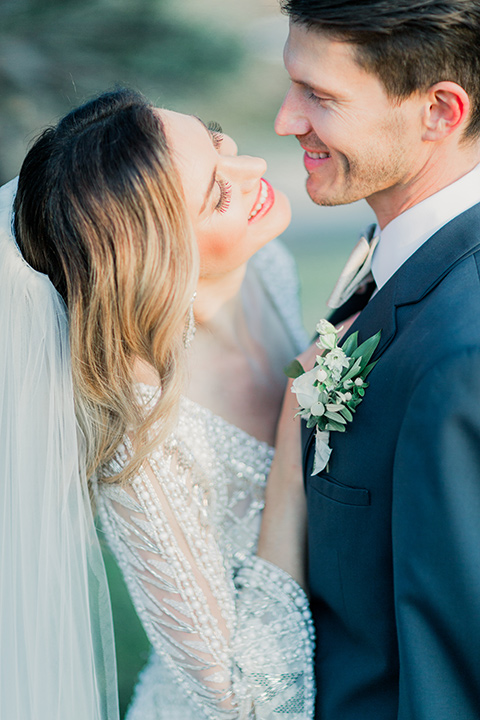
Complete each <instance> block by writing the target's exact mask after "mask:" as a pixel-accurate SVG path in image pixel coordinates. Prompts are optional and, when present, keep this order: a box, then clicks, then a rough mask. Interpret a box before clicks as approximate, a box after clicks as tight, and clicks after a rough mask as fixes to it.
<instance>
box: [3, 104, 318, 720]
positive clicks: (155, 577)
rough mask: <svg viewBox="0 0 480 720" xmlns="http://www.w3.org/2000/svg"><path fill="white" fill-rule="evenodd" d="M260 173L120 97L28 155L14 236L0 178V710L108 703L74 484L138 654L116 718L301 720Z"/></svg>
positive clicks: (288, 299)
mask: <svg viewBox="0 0 480 720" xmlns="http://www.w3.org/2000/svg"><path fill="white" fill-rule="evenodd" d="M265 169H266V165H265V163H264V161H263V160H261V159H259V158H252V157H248V156H239V155H238V154H237V148H236V146H235V143H234V142H233V140H232V139H231V138H229V137H228V136H226V135H224V134H223V133H222V132H221V130H220V129H219V128H218V127H207V126H205V125H204V124H203V123H202V122H201V121H200V120H198V119H197V118H195V117H193V116H187V115H181V114H178V113H174V112H171V111H168V110H163V109H156V108H154V107H152V106H151V105H150V104H149V103H147V102H146V101H145V100H144V99H143V98H142V97H141V96H139V95H138V94H136V93H133V92H132V91H123V90H121V91H115V92H112V93H107V94H104V95H102V96H100V97H99V98H98V99H96V100H93V101H91V102H89V103H87V104H86V105H84V106H82V107H80V108H78V109H77V110H75V111H73V112H71V113H70V114H69V115H67V116H66V117H65V118H64V119H63V120H62V121H61V122H60V123H59V124H58V126H57V127H55V128H52V129H49V130H47V131H46V132H45V133H44V134H43V135H42V136H41V137H40V138H39V140H37V142H36V143H35V144H34V146H33V147H32V149H31V150H30V152H29V153H28V155H27V157H26V159H25V162H24V164H23V166H22V169H21V172H20V177H19V181H18V189H17V191H16V198H15V203H14V229H15V239H16V243H17V246H18V247H16V246H15V244H14V241H13V239H12V238H11V236H10V233H9V228H8V220H7V219H6V218H8V215H9V208H10V204H11V196H12V193H14V192H15V188H14V187H13V186H12V185H10V187H8V186H7V187H6V188H4V189H3V190H2V205H3V214H2V221H1V225H2V234H1V238H2V239H1V248H0V252H1V261H0V262H1V268H0V282H1V293H2V296H1V297H2V299H1V304H2V313H1V316H0V317H1V321H0V322H1V325H0V331H1V333H2V337H4V338H5V345H6V349H5V351H3V350H2V355H1V356H0V374H1V383H2V384H1V386H0V388H1V389H0V392H1V393H2V403H1V406H2V419H1V422H2V427H1V438H2V439H1V443H2V446H1V448H0V450H1V452H0V457H1V458H2V465H1V466H0V472H1V488H0V516H1V517H2V527H1V529H0V540H1V543H2V545H1V547H2V551H1V553H0V573H1V575H0V588H1V590H0V592H1V595H0V623H1V625H0V630H1V632H2V647H1V653H2V659H1V660H0V691H1V692H0V716H1V717H2V718H3V717H5V718H8V719H10V718H14V717H15V718H22V720H23V718H25V720H33V718H35V720H47V718H48V720H56V719H58V720H60V718H62V720H63V719H64V718H66V717H68V718H69V720H77V718H78V720H80V718H82V720H84V719H85V718H89V719H90V718H92V719H93V718H108V720H113V718H115V717H116V714H117V712H118V711H117V709H116V698H115V692H114V683H115V677H114V672H113V670H114V662H113V653H112V636H111V622H110V615H109V607H108V600H107V598H106V595H105V577H104V573H103V568H102V567H101V565H100V564H99V557H98V546H97V545H96V542H95V537H94V533H93V532H92V527H93V524H92V518H91V514H90V505H89V502H88V498H87V494H86V492H85V488H86V479H87V478H88V483H89V489H90V494H91V495H92V497H93V501H94V505H95V507H96V510H97V512H98V515H99V517H100V520H101V526H102V530H103V532H104V533H105V535H106V538H107V540H108V542H109V544H110V546H111V548H112V550H113V552H114V554H115V556H116V559H117V562H118V563H119V565H120V567H121V569H122V571H123V574H124V577H125V580H126V583H127V586H128V588H129V591H130V594H131V598H132V601H133V603H134V605H135V608H136V610H137V613H138V615H139V617H140V619H141V621H142V623H143V626H144V628H145V630H146V632H147V635H148V637H149V639H150V642H151V644H152V648H153V650H152V654H151V658H150V661H149V663H148V665H147V667H146V669H145V670H144V671H143V673H142V676H141V679H140V681H139V683H138V685H137V688H136V691H135V696H134V699H133V702H132V704H131V707H130V710H129V712H128V718H129V720H140V718H141V719H142V720H160V719H163V718H165V719H166V718H168V719H169V720H176V719H178V720H180V719H181V720H189V718H191V719H192V720H193V718H199V719H200V718H212V719H213V718H215V719H217V718H225V719H232V720H233V719H234V718H235V719H237V718H257V719H267V718H271V717H276V718H292V719H293V718H296V719H297V718H298V719H300V718H309V717H312V714H313V695H314V693H313V679H312V655H313V637H312V624H311V619H310V614H309V609H308V603H307V599H306V596H305V593H304V590H303V589H302V586H303V584H304V572H303V543H304V518H305V507H304V497H303V487H302V484H301V481H300V477H301V474H300V473H299V472H298V467H299V464H300V460H299V458H298V456H297V453H298V452H299V450H298V448H299V441H298V443H297V442H296V440H297V438H296V436H295V432H296V430H295V432H292V420H291V418H292V415H293V412H292V403H291V401H290V400H289V399H286V401H285V411H284V412H283V414H282V417H281V421H280V423H279V429H278V434H277V448H278V449H277V451H276V454H275V460H274V462H273V464H272V458H273V444H274V439H275V432H276V425H277V420H278V417H279V414H280V410H281V405H282V399H283V392H284V385H285V383H284V379H283V374H282V368H283V367H284V366H285V365H286V363H287V362H288V361H289V360H290V359H291V358H292V357H293V355H295V354H297V353H298V352H299V351H301V350H302V349H303V347H304V344H305V337H304V333H303V330H302V328H301V323H300V319H299V304H298V298H297V285H296V277H295V273H294V269H293V267H292V262H291V259H290V257H289V255H288V254H287V253H286V252H285V250H284V249H283V248H282V246H281V245H279V244H278V242H277V241H275V240H273V238H275V237H276V236H277V235H278V234H279V233H281V232H282V231H283V230H284V229H285V227H286V226H287V224H288V222H289V218H290V214H289V206H288V201H287V200H286V198H285V197H284V196H283V195H282V194H281V193H280V192H278V191H276V190H274V189H273V188H272V187H271V186H270V185H269V183H268V182H267V181H266V180H265V179H264V178H263V174H264V172H265ZM270 240H273V242H271V243H270V244H269V245H267V243H268V242H269V241H270ZM19 251H20V252H19ZM257 251H258V252H257ZM20 253H21V254H20ZM46 276H48V279H47V277H46ZM54 288H55V289H54ZM64 303H65V304H64ZM65 305H66V308H67V309H65ZM67 318H68V323H67ZM195 325H196V334H195ZM67 331H68V342H67V334H66V333H67ZM194 334H195V338H194V339H193V336H194ZM192 340H193V342H192ZM68 346H69V347H68ZM289 395H291V394H289ZM73 402H74V405H73ZM73 408H74V409H73ZM73 413H75V415H73ZM287 425H288V428H287ZM7 428H8V430H7ZM296 429H298V428H296ZM287 430H288V432H287ZM77 456H78V458H79V462H74V457H77ZM267 475H268V476H269V480H268V491H267V493H266V495H267V498H266V499H267V502H266V504H265V486H266V478H267ZM264 505H265V510H264V512H263V520H262V511H263V509H264Z"/></svg>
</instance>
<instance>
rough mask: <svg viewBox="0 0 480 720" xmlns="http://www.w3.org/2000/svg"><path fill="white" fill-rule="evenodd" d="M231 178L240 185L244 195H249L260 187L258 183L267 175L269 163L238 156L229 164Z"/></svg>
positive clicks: (249, 156)
mask: <svg viewBox="0 0 480 720" xmlns="http://www.w3.org/2000/svg"><path fill="white" fill-rule="evenodd" d="M229 165H230V167H229V173H228V174H229V176H230V178H231V180H233V181H234V182H236V183H238V184H239V185H240V188H241V190H242V192H243V193H249V192H251V191H252V190H253V189H254V188H256V187H257V186H258V181H259V180H260V178H261V177H262V176H263V175H265V172H266V170H267V163H266V162H265V160H263V159H262V158H259V157H253V156H251V155H238V156H237V157H235V158H232V159H231V162H230V163H229Z"/></svg>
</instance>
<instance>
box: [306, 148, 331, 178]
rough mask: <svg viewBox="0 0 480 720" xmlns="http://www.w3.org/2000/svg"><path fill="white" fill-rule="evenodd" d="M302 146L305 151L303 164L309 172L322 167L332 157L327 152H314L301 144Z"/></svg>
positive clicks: (316, 150)
mask: <svg viewBox="0 0 480 720" xmlns="http://www.w3.org/2000/svg"><path fill="white" fill-rule="evenodd" d="M300 145H301V146H302V148H303V149H304V150H305V154H304V156H303V163H304V165H305V169H306V170H307V172H311V171H312V170H315V169H316V168H318V167H321V166H322V165H324V164H325V162H326V161H327V160H329V158H330V157H331V155H330V153H329V152H328V151H327V150H318V149H315V150H313V149H310V148H307V147H305V146H304V145H302V144H301V143H300Z"/></svg>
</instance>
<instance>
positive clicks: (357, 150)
mask: <svg viewBox="0 0 480 720" xmlns="http://www.w3.org/2000/svg"><path fill="white" fill-rule="evenodd" d="M284 59H285V66H286V68H287V71H288V72H289V74H290V78H291V87H290V89H289V91H288V93H287V95H286V97H285V100H284V102H283V105H282V107H281V109H280V111H279V113H278V116H277V120H276V123H275V129H276V131H277V133H278V134H279V135H295V136H296V137H297V139H298V141H299V142H300V145H301V146H302V148H303V149H304V151H305V153H304V163H305V168H306V170H307V172H308V180H307V190H308V193H309V195H310V197H311V198H312V200H313V201H314V202H316V203H317V204H319V205H341V204H344V203H350V202H353V201H355V200H359V199H360V198H367V199H368V200H369V202H370V204H371V205H372V207H373V208H374V210H376V207H375V205H376V204H378V203H382V202H384V203H385V202H387V203H388V202H389V197H390V195H391V194H392V192H394V193H395V192H398V191H400V192H402V188H406V187H408V183H409V181H410V180H411V179H412V178H413V177H414V176H415V173H416V172H418V170H419V168H420V167H421V162H422V153H424V152H425V150H424V148H423V147H422V140H421V138H422V125H421V112H420V111H419V108H420V104H419V98H418V96H412V97H411V98H407V99H406V100H404V101H402V102H399V101H396V100H394V99H392V98H390V97H388V96H387V94H386V92H385V89H384V86H383V84H382V83H381V81H380V79H379V78H378V77H377V76H375V75H373V74H371V73H369V72H366V71H365V70H363V69H362V68H361V67H360V66H359V65H358V63H357V62H356V60H355V56H354V47H353V46H352V45H351V44H349V43H346V42H339V41H335V40H333V39H330V38H329V37H328V36H327V35H325V34H323V33H321V32H318V31H317V30H314V29H311V30H309V29H306V28H305V27H303V26H302V25H297V24H291V26H290V34H289V37H288V40H287V43H286V45H285V53H284Z"/></svg>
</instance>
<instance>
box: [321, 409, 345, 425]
mask: <svg viewBox="0 0 480 720" xmlns="http://www.w3.org/2000/svg"><path fill="white" fill-rule="evenodd" d="M325 417H327V418H328V419H329V420H333V421H334V422H337V423H341V424H342V425H345V424H346V422H347V421H346V420H345V418H344V417H343V416H342V415H340V413H336V412H330V411H329V410H327V411H326V412H325Z"/></svg>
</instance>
